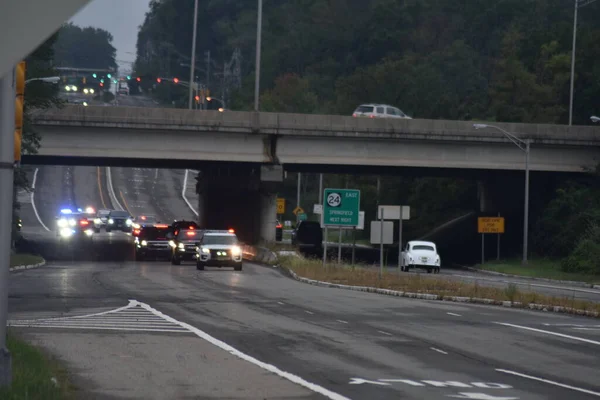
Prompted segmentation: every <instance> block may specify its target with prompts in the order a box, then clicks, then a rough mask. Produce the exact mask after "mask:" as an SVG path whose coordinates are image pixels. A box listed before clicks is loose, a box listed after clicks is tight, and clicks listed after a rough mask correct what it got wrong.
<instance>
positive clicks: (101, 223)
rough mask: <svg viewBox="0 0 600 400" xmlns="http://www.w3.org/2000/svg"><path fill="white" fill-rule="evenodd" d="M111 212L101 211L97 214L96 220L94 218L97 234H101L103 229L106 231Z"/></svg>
mask: <svg viewBox="0 0 600 400" xmlns="http://www.w3.org/2000/svg"><path fill="white" fill-rule="evenodd" d="M110 212H111V210H106V209H101V210H98V212H97V213H96V218H94V231H95V232H96V233H98V232H100V230H101V229H102V228H104V229H105V230H106V225H108V215H109V214H110Z"/></svg>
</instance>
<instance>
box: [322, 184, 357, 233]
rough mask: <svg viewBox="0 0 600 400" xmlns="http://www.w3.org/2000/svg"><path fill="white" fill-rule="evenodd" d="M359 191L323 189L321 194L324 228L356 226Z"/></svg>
mask: <svg viewBox="0 0 600 400" xmlns="http://www.w3.org/2000/svg"><path fill="white" fill-rule="evenodd" d="M359 212H360V190H355V189H325V191H324V192H323V225H324V226H357V225H358V216H359Z"/></svg>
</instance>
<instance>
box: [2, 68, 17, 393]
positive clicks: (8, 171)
mask: <svg viewBox="0 0 600 400" xmlns="http://www.w3.org/2000/svg"><path fill="white" fill-rule="evenodd" d="M15 95H16V85H15V70H14V69H12V70H11V71H10V72H9V73H7V74H5V75H4V76H2V77H0V221H2V223H1V224H0V387H3V386H9V385H10V383H11V380H12V376H11V375H12V374H11V356H10V352H9V351H8V349H7V347H6V322H7V319H8V277H9V275H8V274H9V272H8V269H9V266H10V246H11V233H12V223H9V221H12V208H13V176H14V161H15V160H14V153H15V148H14V137H15V132H14V128H15V97H16V96H15Z"/></svg>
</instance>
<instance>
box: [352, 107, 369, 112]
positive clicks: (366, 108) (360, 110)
mask: <svg viewBox="0 0 600 400" xmlns="http://www.w3.org/2000/svg"><path fill="white" fill-rule="evenodd" d="M354 112H361V113H370V112H373V106H359V107H358V108H357V109H356V111H354Z"/></svg>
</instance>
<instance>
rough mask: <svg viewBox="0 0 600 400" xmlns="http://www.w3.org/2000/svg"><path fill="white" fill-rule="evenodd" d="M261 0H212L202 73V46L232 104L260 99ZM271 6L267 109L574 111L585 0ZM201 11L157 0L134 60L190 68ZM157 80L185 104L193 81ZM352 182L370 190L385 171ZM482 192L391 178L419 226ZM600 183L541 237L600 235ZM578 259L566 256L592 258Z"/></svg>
mask: <svg viewBox="0 0 600 400" xmlns="http://www.w3.org/2000/svg"><path fill="white" fill-rule="evenodd" d="M256 7H257V1H256V0H245V1H239V0H218V1H217V0H200V10H199V13H198V26H199V30H198V37H197V40H198V42H197V54H196V60H197V61H196V63H197V71H198V72H197V75H198V76H199V80H200V81H201V82H205V80H206V78H204V76H205V73H206V63H205V60H204V57H203V54H204V52H205V51H207V50H210V52H211V55H212V58H213V61H214V64H213V65H211V71H213V74H212V75H211V76H210V82H211V84H210V89H211V90H212V91H213V92H215V91H216V92H218V93H219V92H223V93H231V95H230V96H229V97H228V98H227V102H228V105H229V107H228V108H231V109H234V110H250V109H252V107H253V90H254V71H255V65H254V60H255V58H254V54H255V38H256V17H257V9H256ZM263 8H264V13H263V32H262V38H263V40H262V63H261V110H263V111H282V112H298V113H320V114H329V113H333V114H342V115H349V114H351V113H352V111H353V110H354V109H355V108H356V106H357V105H359V104H361V103H367V102H378V103H389V104H393V105H395V106H398V107H399V108H401V109H402V110H403V111H404V112H406V113H407V114H409V115H411V116H413V117H415V118H432V119H444V118H447V119H461V120H470V119H474V120H475V119H481V120H491V121H494V120H495V121H507V122H532V123H534V122H538V123H566V122H567V121H568V104H569V83H570V75H569V74H570V61H571V45H572V29H573V1H565V0H504V1H501V2H498V1H492V2H490V1H488V0H469V1H467V2H456V1H453V0H403V1H399V0H371V1H364V0H362V1H358V0H293V1H292V0H265V1H264V7H263ZM582 10H585V12H583V11H582V12H580V18H579V24H578V29H577V33H578V42H577V43H578V47H577V53H576V55H577V64H576V80H575V97H574V99H575V101H574V119H573V121H574V124H583V123H589V116H590V114H592V113H593V112H594V110H593V108H592V107H593V104H596V103H597V101H596V100H597V99H598V98H599V97H600V80H598V79H597V76H598V75H599V73H598V66H597V63H596V60H597V59H598V57H599V56H600V41H599V40H597V39H598V38H599V37H600V27H598V25H597V23H596V19H595V18H594V17H593V16H594V15H597V14H598V12H599V11H600V2H598V3H593V4H589V5H586V6H585V8H582ZM192 19H193V2H191V1H187V0H153V1H152V2H151V7H150V11H149V13H148V14H147V16H146V19H145V21H144V23H143V25H142V26H141V28H140V32H139V35H138V43H137V50H138V52H137V60H136V64H135V70H136V73H137V74H139V75H148V76H170V77H174V76H177V77H180V79H181V78H183V79H186V80H187V76H188V75H189V69H188V68H189V67H187V66H185V64H186V63H189V61H190V57H189V52H190V48H191V40H192V38H191V33H192ZM235 49H239V50H240V51H241V54H242V62H241V74H240V77H239V78H240V79H239V82H240V85H239V86H235V85H232V84H231V82H232V79H231V74H232V73H233V72H232V71H231V70H228V68H229V67H230V65H231V63H230V59H231V55H232V54H233V53H234V50H235ZM221 71H223V73H222V74H221V75H219V73H220V72H221ZM225 71H227V73H226V72H225ZM158 90H159V91H161V96H159V97H161V98H163V99H168V100H169V102H170V101H171V100H173V101H175V103H174V104H175V105H176V106H185V104H186V101H185V96H186V93H185V91H181V92H177V91H174V90H173V89H167V88H160V89H158ZM324 172H326V171H324ZM332 179H333V178H332ZM335 179H338V180H339V179H341V181H340V184H343V183H344V182H343V177H341V178H340V177H338V178H335ZM352 181H353V182H352V185H354V187H357V186H358V187H360V188H361V189H362V190H363V193H368V194H369V195H368V196H367V197H366V198H367V199H368V200H367V201H371V202H372V199H373V197H372V196H371V194H373V192H374V190H375V189H374V186H373V181H374V178H373V177H370V178H366V177H364V178H363V177H353V178H352ZM313 184H314V181H313ZM293 192H294V190H293V188H292V187H289V188H286V197H288V198H290V199H294V198H295V195H294V193H293ZM309 192H310V191H309ZM315 192H316V191H315ZM475 193H476V189H475V185H474V183H473V182H470V181H459V180H456V179H440V178H435V179H434V178H411V179H409V178H389V182H388V184H387V185H386V186H385V192H384V193H382V196H387V197H388V198H387V200H385V202H387V203H388V204H389V203H391V204H399V203H400V202H402V203H403V204H411V205H412V206H413V209H414V210H415V218H416V221H418V222H413V221H411V222H410V223H409V224H408V225H409V226H408V228H407V229H412V231H411V234H414V235H418V234H419V233H422V231H426V230H427V229H431V228H433V227H434V226H435V224H436V223H437V224H440V223H442V222H445V221H447V220H448V219H449V218H454V217H455V216H457V215H460V214H461V213H464V212H466V211H472V210H474V209H476V207H477V205H476V204H475V201H476V194H475ZM598 194H599V192H598V190H596V189H593V188H591V187H590V183H589V182H583V183H581V182H580V183H569V184H568V185H564V186H563V187H562V188H561V189H560V190H559V191H558V192H557V198H556V199H555V200H553V201H552V202H551V203H550V204H549V205H548V208H547V210H546V211H545V213H544V214H543V216H542V218H541V221H540V222H539V224H537V229H536V230H535V232H536V240H535V244H536V248H535V249H534V250H535V251H536V252H538V253H540V254H543V255H551V256H554V257H559V258H565V257H568V256H569V255H570V254H572V253H573V250H574V249H575V248H576V247H577V246H587V245H586V244H585V243H588V244H589V241H588V242H585V243H584V242H582V238H583V237H587V238H590V239H589V240H591V241H592V242H593V241H594V237H596V239H597V236H595V235H596V234H595V232H597V231H596V230H594V228H593V227H592V228H590V227H589V226H588V225H589V224H590V222H593V221H597V218H598V216H597V214H600V207H599V206H598V198H600V197H599V196H598ZM363 198H365V197H363ZM315 200H316V199H315ZM382 201H383V200H382ZM308 204H311V203H308ZM370 207H371V206H369V208H367V207H366V206H365V210H371V209H372V208H370ZM532 214H537V213H535V212H533V213H532ZM533 225H535V223H533ZM411 226H412V227H411ZM585 235H587V236H585ZM595 243H597V240H596V242H595ZM586 249H589V246H588V247H585V248H583V250H581V249H579V250H577V251H579V253H578V254H580V253H581V252H585V251H587V250H586ZM569 260H570V261H565V263H564V266H565V268H567V269H570V270H577V269H582V268H584V267H577V266H574V265H575V264H576V262H575V261H573V259H572V257H571V258H569ZM582 265H583V264H582Z"/></svg>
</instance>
